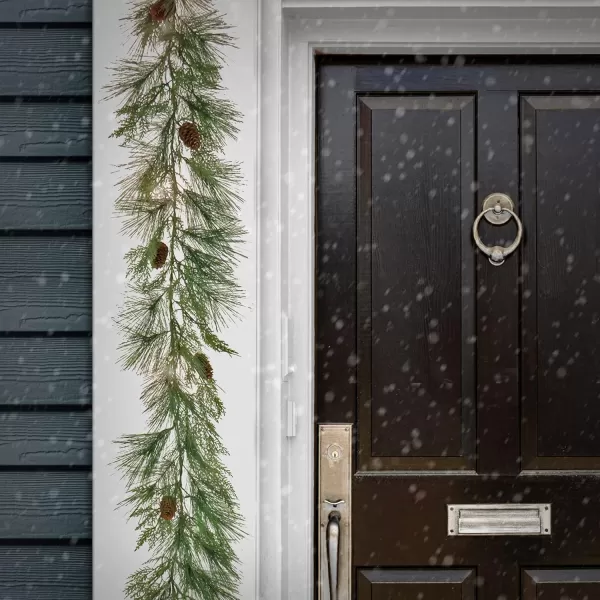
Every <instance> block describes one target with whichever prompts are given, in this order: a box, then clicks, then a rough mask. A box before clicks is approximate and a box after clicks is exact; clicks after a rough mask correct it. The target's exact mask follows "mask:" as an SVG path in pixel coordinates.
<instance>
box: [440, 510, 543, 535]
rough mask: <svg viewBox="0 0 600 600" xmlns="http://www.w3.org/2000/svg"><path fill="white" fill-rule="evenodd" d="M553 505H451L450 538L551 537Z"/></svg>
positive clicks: (449, 512)
mask: <svg viewBox="0 0 600 600" xmlns="http://www.w3.org/2000/svg"><path fill="white" fill-rule="evenodd" d="M551 512H552V511H551V506H550V504H449V505H448V535H449V536H460V535H550V534H551V533H552V519H551Z"/></svg>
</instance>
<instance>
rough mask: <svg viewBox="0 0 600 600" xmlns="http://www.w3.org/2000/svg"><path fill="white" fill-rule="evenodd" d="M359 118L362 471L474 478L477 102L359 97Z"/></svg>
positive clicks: (458, 97)
mask: <svg viewBox="0 0 600 600" xmlns="http://www.w3.org/2000/svg"><path fill="white" fill-rule="evenodd" d="M359 118H360V134H359V135H360V142H359V173H360V175H359V194H358V215H359V217H358V236H359V253H358V269H359V279H358V313H359V316H360V323H361V324H362V327H361V328H360V331H359V352H360V357H361V360H360V362H359V364H358V382H359V411H360V424H361V429H360V444H361V446H360V457H361V463H360V468H361V469H362V470H365V469H387V468H390V467H391V468H406V469H411V468H413V469H414V468H416V469H428V468H460V467H467V466H468V465H469V464H470V463H469V460H470V458H472V453H473V451H474V445H475V444H474V442H475V439H474V433H475V428H474V424H473V423H472V415H473V412H472V411H470V410H462V408H461V396H462V397H467V398H474V396H475V389H474V381H475V377H474V363H473V360H472V355H473V353H472V349H471V347H470V345H472V343H473V341H474V333H475V332H474V314H473V308H474V306H473V303H472V302H470V297H471V295H470V293H469V290H470V289H472V286H473V278H474V274H475V273H474V269H473V266H472V265H473V260H472V256H473V253H472V252H471V250H470V235H471V234H470V228H469V227H468V226H467V225H465V219H464V218H463V215H464V214H465V212H466V213H468V212H469V211H470V208H471V207H472V204H473V191H472V187H471V183H470V182H472V170H473V164H474V158H475V157H474V145H473V135H474V131H473V126H474V106H473V98H472V97H469V96H464V97H460V96H454V97H434V98H431V97H428V96H417V97H411V98H406V97H391V98H385V97H365V98H359ZM409 141H410V145H409ZM432 149H433V150H432ZM465 183H468V185H466V186H465V185H463V184H465ZM463 249H464V250H466V253H465V259H466V261H467V264H469V265H470V267H471V268H470V269H464V270H462V269H461V255H462V250H463ZM463 290H464V297H463ZM461 329H462V330H463V331H469V335H468V336H467V337H468V339H467V341H466V343H465V345H466V347H465V348H464V356H463V343H462V335H461ZM469 344H470V345H469ZM442 424H443V426H442Z"/></svg>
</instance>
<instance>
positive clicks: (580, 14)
mask: <svg viewBox="0 0 600 600" xmlns="http://www.w3.org/2000/svg"><path fill="white" fill-rule="evenodd" d="M281 1H282V6H283V11H284V13H285V15H286V17H288V18H308V19H332V18H351V19H369V18H371V19H386V18H402V19H417V18H426V19H435V20H438V21H439V20H441V19H464V18H470V19H473V18H478V19H487V18H504V19H512V18H528V19H540V20H543V19H546V18H559V19H570V18H585V19H595V18H598V17H599V16H600V0H281Z"/></svg>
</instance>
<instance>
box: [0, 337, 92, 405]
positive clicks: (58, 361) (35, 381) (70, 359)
mask: <svg viewBox="0 0 600 600" xmlns="http://www.w3.org/2000/svg"><path fill="white" fill-rule="evenodd" d="M91 401H92V352H91V339H90V338H70V337H69V338H51V337H48V338H0V406H19V407H23V406H32V405H56V406H69V405H71V406H89V405H90V404H91Z"/></svg>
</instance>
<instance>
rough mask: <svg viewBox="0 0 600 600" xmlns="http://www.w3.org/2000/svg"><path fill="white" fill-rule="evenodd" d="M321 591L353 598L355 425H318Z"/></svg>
mask: <svg viewBox="0 0 600 600" xmlns="http://www.w3.org/2000/svg"><path fill="white" fill-rule="evenodd" d="M318 515H319V517H318V518H319V539H318V562H317V564H318V569H319V576H318V583H317V590H318V593H317V595H316V596H315V600H352V426H351V425H350V424H348V423H328V424H326V425H319V504H318Z"/></svg>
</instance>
